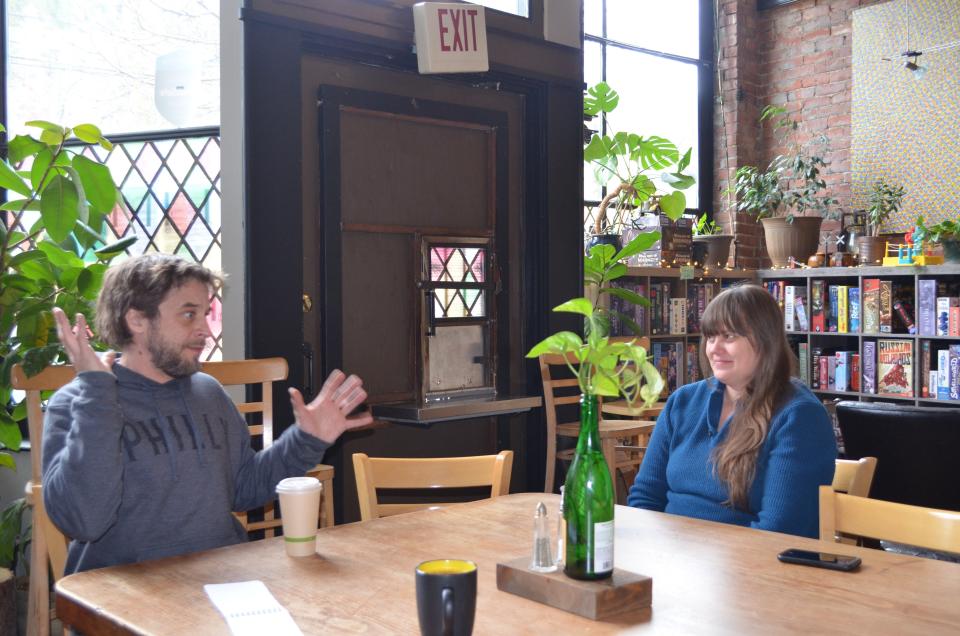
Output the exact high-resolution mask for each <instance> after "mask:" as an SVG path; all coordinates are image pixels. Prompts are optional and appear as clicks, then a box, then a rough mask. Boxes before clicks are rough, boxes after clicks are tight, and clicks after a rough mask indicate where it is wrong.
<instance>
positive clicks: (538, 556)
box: [530, 501, 557, 572]
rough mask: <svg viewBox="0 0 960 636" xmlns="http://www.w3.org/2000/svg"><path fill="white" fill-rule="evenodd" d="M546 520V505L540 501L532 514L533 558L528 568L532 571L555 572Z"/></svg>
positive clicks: (555, 567)
mask: <svg viewBox="0 0 960 636" xmlns="http://www.w3.org/2000/svg"><path fill="white" fill-rule="evenodd" d="M547 522H548V517H547V507H546V506H544V505H543V502H542V501H541V502H540V503H538V504H537V511H536V513H535V514H534V516H533V559H532V561H531V562H530V569H531V570H533V571H534V572H555V571H556V569H557V564H556V562H555V561H554V560H553V547H552V546H551V545H550V544H551V542H550V529H549V528H548V527H547Z"/></svg>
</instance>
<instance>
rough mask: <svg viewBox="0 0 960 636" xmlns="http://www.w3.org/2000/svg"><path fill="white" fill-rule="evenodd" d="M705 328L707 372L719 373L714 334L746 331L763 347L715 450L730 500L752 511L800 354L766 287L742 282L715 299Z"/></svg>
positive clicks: (702, 357)
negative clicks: (713, 363)
mask: <svg viewBox="0 0 960 636" xmlns="http://www.w3.org/2000/svg"><path fill="white" fill-rule="evenodd" d="M700 332H701V334H702V337H701V339H700V367H701V369H703V371H704V374H705V375H713V373H712V370H711V367H710V361H709V360H708V359H707V339H708V338H709V337H710V336H722V335H723V334H727V333H731V334H737V335H740V336H743V337H745V338H746V339H747V340H748V341H749V342H750V344H751V345H752V346H753V348H754V350H755V351H756V352H757V368H756V371H755V372H754V374H753V378H752V379H751V380H750V383H749V384H748V385H747V387H746V389H745V391H744V392H743V395H742V396H741V397H740V399H739V400H738V402H737V406H736V410H735V411H734V413H733V419H732V420H731V422H730V424H729V429H730V430H728V431H727V437H726V439H725V440H724V441H723V442H722V443H721V444H720V445H718V446H717V447H716V448H715V449H714V451H713V453H712V455H711V460H712V461H713V464H714V470H715V471H716V475H717V477H718V478H719V479H720V480H721V481H722V482H723V483H724V484H725V485H726V486H727V492H728V493H729V499H728V500H727V501H726V502H725V503H726V504H727V505H732V506H733V507H735V508H737V509H740V510H747V511H749V497H750V487H751V486H752V485H753V479H754V477H755V476H756V469H757V454H758V453H759V452H760V447H761V446H762V445H763V442H764V440H766V438H767V432H768V430H769V428H770V419H771V418H772V417H773V414H774V413H775V412H776V410H777V408H778V407H779V406H780V404H781V403H782V402H783V401H784V400H785V399H786V397H787V396H788V395H789V391H790V373H791V370H792V369H793V365H794V359H793V352H792V351H790V345H789V344H788V343H787V336H786V332H785V331H784V327H783V313H782V312H781V311H780V307H779V306H778V305H777V301H775V300H774V299H773V297H772V296H771V295H770V294H769V293H767V292H766V291H765V290H764V289H763V288H762V287H759V286H757V285H749V284H748V285H739V286H737V287H732V288H730V289H727V290H724V291H723V292H721V293H720V294H719V295H717V296H716V297H715V298H714V299H713V300H712V301H711V302H710V304H709V305H708V306H707V309H706V310H705V311H704V312H703V317H702V318H701V320H700Z"/></svg>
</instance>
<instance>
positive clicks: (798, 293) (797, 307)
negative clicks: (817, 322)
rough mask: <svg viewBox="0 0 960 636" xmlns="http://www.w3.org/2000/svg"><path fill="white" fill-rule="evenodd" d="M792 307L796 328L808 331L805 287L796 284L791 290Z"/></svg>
mask: <svg viewBox="0 0 960 636" xmlns="http://www.w3.org/2000/svg"><path fill="white" fill-rule="evenodd" d="M793 307H794V313H795V315H796V319H797V329H798V330H800V331H810V319H809V315H808V314H807V288H806V286H798V287H795V288H794V291H793Z"/></svg>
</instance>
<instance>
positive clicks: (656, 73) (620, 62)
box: [607, 46, 699, 208]
mask: <svg viewBox="0 0 960 636" xmlns="http://www.w3.org/2000/svg"><path fill="white" fill-rule="evenodd" d="M607 82H608V83H609V84H610V85H611V86H612V87H613V88H614V89H615V90H616V91H617V92H618V93H620V104H619V106H618V107H617V109H616V110H615V111H614V112H612V113H610V115H609V116H608V120H607V121H608V126H609V130H610V131H612V132H619V131H624V130H625V131H629V132H635V133H637V134H639V135H642V136H644V137H647V136H649V135H657V136H660V137H666V138H667V139H669V140H670V141H672V142H673V143H675V144H676V145H677V149H678V150H679V151H680V153H681V154H682V153H684V152H686V150H687V148H690V147H692V148H693V153H692V154H691V158H690V166H689V167H688V168H687V170H686V172H687V174H690V175H692V176H693V177H695V178H699V174H698V170H697V166H698V164H697V68H696V67H695V66H694V65H692V64H686V63H683V62H676V61H673V60H667V59H664V58H660V57H655V56H653V55H647V54H645V53H637V52H634V51H628V50H625V49H621V48H618V47H614V46H610V47H608V48H607ZM658 185H659V187H660V188H661V189H663V186H662V185H661V184H658ZM668 191H669V190H668ZM684 194H685V195H686V197H687V207H688V208H695V207H697V206H698V197H697V188H696V186H694V187H691V188H688V189H687V190H684Z"/></svg>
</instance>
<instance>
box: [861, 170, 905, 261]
mask: <svg viewBox="0 0 960 636" xmlns="http://www.w3.org/2000/svg"><path fill="white" fill-rule="evenodd" d="M906 194H907V191H906V190H905V189H904V188H903V186H901V185H896V184H893V183H887V181H886V180H885V179H884V178H883V177H880V178H879V179H877V180H876V181H875V182H874V184H873V188H872V189H871V190H870V207H868V208H867V228H866V234H865V235H864V236H861V237H859V238H858V239H857V252H858V253H859V255H860V263H861V264H864V265H867V264H870V265H872V264H874V263H880V262H882V261H883V257H884V253H885V251H886V250H885V246H886V239H884V238H883V237H882V236H880V227H881V226H882V225H883V222H884V221H886V220H887V219H888V218H890V217H891V216H892V215H894V214H896V213H897V212H899V211H900V206H902V205H903V197H904V196H906Z"/></svg>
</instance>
